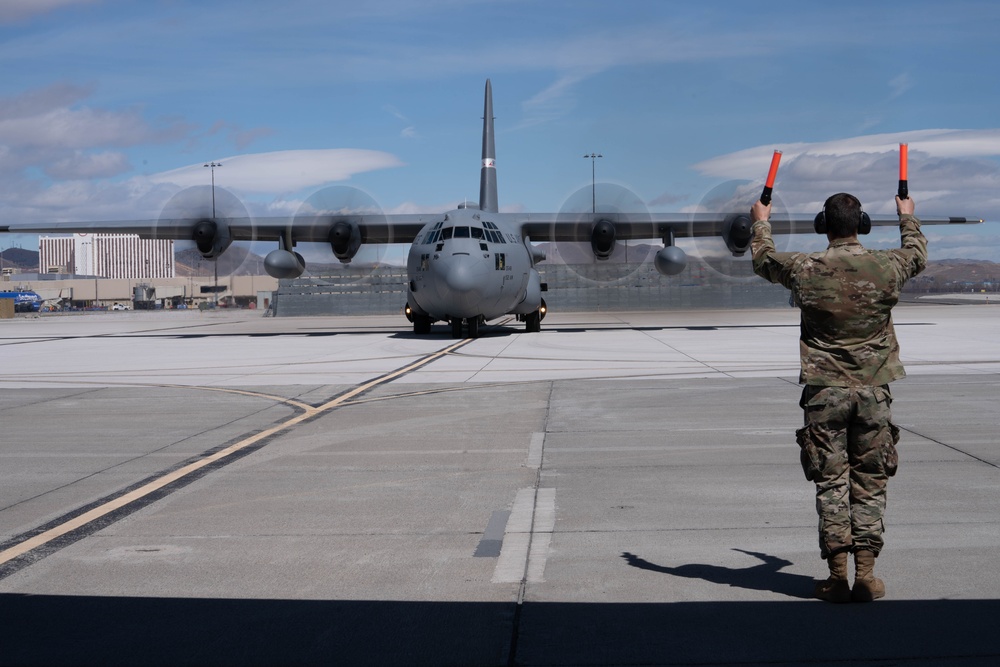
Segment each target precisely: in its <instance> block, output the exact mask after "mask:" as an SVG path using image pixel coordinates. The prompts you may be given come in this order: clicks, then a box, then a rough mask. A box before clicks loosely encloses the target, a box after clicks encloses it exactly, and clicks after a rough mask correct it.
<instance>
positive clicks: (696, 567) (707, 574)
mask: <svg viewBox="0 0 1000 667" xmlns="http://www.w3.org/2000/svg"><path fill="white" fill-rule="evenodd" d="M733 551H739V552H741V553H745V554H747V555H748V556H753V557H754V558H759V559H760V561H761V562H760V564H759V565H752V566H750V567H745V568H738V569H737V568H731V567H722V566H720V565H703V564H698V563H691V564H689V565H679V566H677V567H667V566H665V565H657V564H656V563H650V562H649V561H648V560H645V559H643V558H640V557H639V556H636V555H635V554H632V553H629V552H627V551H626V552H624V553H622V558H624V559H625V562H626V563H628V564H629V565H630V566H632V567H637V568H639V569H640V570H649V571H650V572H660V573H663V574H672V575H674V576H675V577H687V578H688V579H703V580H705V581H710V582H712V583H713V584H727V585H729V586H735V587H738V588H747V589H750V590H753V591H773V592H775V593H781V594H782V595H788V596H789V597H794V598H811V597H812V590H813V584H814V579H813V578H812V577H807V576H805V575H803V574H790V573H787V572H782V571H781V569H782V568H784V567H786V566H788V565H791V564H792V562H791V561H788V560H785V559H783V558H778V557H776V556H770V555H768V554H763V553H758V552H756V551H745V550H743V549H733Z"/></svg>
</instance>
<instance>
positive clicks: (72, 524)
mask: <svg viewBox="0 0 1000 667" xmlns="http://www.w3.org/2000/svg"><path fill="white" fill-rule="evenodd" d="M471 342H472V339H465V340H462V341H459V342H457V343H454V344H452V345H450V346H448V347H446V348H445V349H443V350H439V351H438V352H435V353H434V354H431V355H428V356H426V357H424V358H422V359H419V360H417V361H415V362H413V363H412V364H409V365H407V366H404V367H403V368H400V369H398V370H395V371H393V372H391V373H389V374H388V375H383V376H382V377H379V378H376V379H374V380H370V381H368V382H365V383H364V384H361V385H358V386H357V387H355V388H354V389H352V390H350V391H348V392H346V393H344V394H342V395H340V396H338V397H337V398H334V399H332V400H330V401H327V402H326V403H324V404H322V405H320V406H319V407H312V406H310V405H306V404H305V403H296V404H297V406H298V407H301V408H302V409H303V412H302V413H300V414H298V415H295V416H294V417H292V418H291V419H288V420H287V421H284V422H282V423H280V424H276V425H275V426H272V427H271V428H269V429H266V430H264V431H261V432H260V433H256V434H254V435H252V436H250V437H248V438H244V439H243V440H240V441H239V442H236V443H234V444H232V445H230V446H228V447H226V448H224V449H220V450H219V451H217V452H215V453H214V454H211V455H210V456H206V457H205V458H203V459H199V460H198V461H194V462H193V463H189V464H188V465H186V466H184V467H183V468H178V469H177V470H174V471H173V472H169V473H167V474H166V475H164V476H163V477H159V478H157V479H155V480H153V481H151V482H149V483H147V484H144V485H143V486H141V487H139V488H137V489H134V490H132V491H130V492H129V493H127V494H125V495H123V496H121V497H119V498H115V499H114V500H109V501H108V502H106V503H104V504H103V505H100V506H99V507H95V508H94V509H92V510H90V511H89V512H85V513H84V514H81V515H80V516H78V517H75V518H73V519H70V520H69V521H66V522H65V523H61V524H59V525H58V526H55V527H54V528H50V529H49V530H46V531H45V532H43V533H39V534H38V535H35V536H34V537H31V538H29V539H27V540H25V541H24V542H21V543H19V544H16V545H14V546H12V547H10V548H8V549H5V550H4V551H2V552H0V565H3V564H4V563H7V562H9V561H11V560H14V559H15V558H17V557H19V556H23V555H24V554H26V553H28V552H29V551H31V550H33V549H37V548H38V547H41V546H44V545H45V544H48V543H49V542H52V541H53V540H55V539H58V538H60V537H62V536H63V535H66V534H68V533H71V532H73V531H74V530H77V529H78V528H82V527H83V526H85V525H87V524H88V523H90V522H92V521H96V520H98V519H100V518H102V517H104V516H107V515H108V514H111V513H112V512H114V511H116V510H119V509H121V508H123V507H125V506H126V505H129V504H130V503H133V502H135V501H136V500H139V499H141V498H144V497H145V496H148V495H149V494H151V493H154V492H155V491H158V490H160V489H162V488H164V487H165V486H168V485H169V484H173V483H174V482H176V481H178V480H180V479H183V478H184V477H187V476H188V475H190V474H192V473H194V472H197V471H199V470H201V469H202V468H204V467H206V466H208V465H211V464H212V463H215V462H216V461H219V460H222V459H224V458H226V457H227V456H230V455H232V454H234V453H236V452H238V451H240V450H242V449H246V448H247V447H249V446H251V445H253V444H256V443H258V442H260V441H261V440H264V439H266V438H270V437H271V436H273V435H276V434H278V433H281V432H282V431H286V430H288V429H290V428H292V427H293V426H296V425H298V424H301V423H302V422H304V421H306V420H308V419H311V418H312V417H315V416H316V415H319V414H322V413H323V412H326V411H328V410H332V409H333V408H336V407H338V406H340V405H342V404H344V403H346V402H347V401H349V400H350V399H352V398H354V397H355V396H357V395H358V394H362V393H364V392H366V391H368V390H369V389H372V388H374V387H377V386H379V385H381V384H386V383H387V382H392V381H393V380H395V379H396V378H398V377H399V376H401V375H405V374H406V373H409V372H412V371H414V370H416V369H418V368H420V367H421V366H426V365H427V364H429V363H431V362H432V361H436V360H437V359H440V358H441V357H443V356H446V355H448V354H451V353H452V352H454V351H455V350H457V349H458V348H460V347H462V346H463V345H468V344H469V343H471ZM236 393H240V392H236ZM242 393H246V394H247V395H251V396H252V395H255V394H253V393H252V392H242ZM256 395H258V396H259V394H256Z"/></svg>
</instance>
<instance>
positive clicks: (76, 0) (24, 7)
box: [0, 0, 95, 23]
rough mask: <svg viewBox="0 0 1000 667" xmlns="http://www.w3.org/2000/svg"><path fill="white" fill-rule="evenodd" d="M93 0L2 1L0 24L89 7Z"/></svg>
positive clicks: (0, 5) (0, 3)
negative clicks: (75, 7) (84, 6)
mask: <svg viewBox="0 0 1000 667" xmlns="http://www.w3.org/2000/svg"><path fill="white" fill-rule="evenodd" d="M94 2H95V0H3V2H0V23H14V22H15V21H23V20H24V19H27V18H30V17H32V16H35V15H37V14H45V13H47V12H50V11H53V10H55V9H62V8H64V7H70V6H72V5H89V4H93V3H94Z"/></svg>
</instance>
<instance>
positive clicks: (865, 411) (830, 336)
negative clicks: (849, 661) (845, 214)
mask: <svg viewBox="0 0 1000 667" xmlns="http://www.w3.org/2000/svg"><path fill="white" fill-rule="evenodd" d="M899 229H900V237H901V247H900V248H897V249H892V250H866V249H865V248H864V247H862V245H861V244H860V243H858V241H857V239H856V238H851V239H834V240H833V241H831V242H830V245H829V247H828V248H827V249H826V250H825V251H823V252H817V253H811V254H806V253H800V252H775V248H774V241H773V239H772V238H771V225H770V223H769V222H768V221H766V220H761V221H757V222H755V223H754V225H753V241H752V244H751V248H752V251H753V268H754V272H755V273H757V275H759V276H761V277H763V278H766V279H767V280H769V281H770V282H772V283H780V284H782V285H784V286H785V287H787V288H788V289H790V290H791V291H792V295H793V298H794V300H795V303H796V304H797V305H798V306H799V308H800V310H801V324H800V331H801V335H800V339H799V351H800V356H801V364H802V366H801V373H800V375H799V382H800V383H803V384H804V385H805V387H804V388H803V391H802V399H801V401H800V405H801V406H802V408H803V410H804V412H805V426H804V427H803V428H801V429H799V430H798V432H797V433H796V436H797V440H798V443H799V445H800V447H801V460H802V467H803V471H804V472H805V474H806V478H807V479H809V480H810V481H813V482H815V483H816V510H817V512H818V513H819V541H820V551H821V554H822V556H823V558H828V557H829V556H831V555H833V554H836V553H840V552H844V551H851V550H859V549H867V550H869V551H872V552H874V553H875V554H878V552H879V551H880V550H881V548H882V544H883V541H882V531H883V524H882V515H883V513H884V511H885V498H886V483H887V481H888V478H889V477H891V476H892V475H893V474H895V472H896V465H897V456H896V448H895V444H896V442H897V441H898V438H899V429H897V428H896V427H895V425H893V424H892V422H891V421H890V418H891V413H890V404H891V403H892V396H891V394H890V393H889V386H888V384H889V383H890V382H892V381H893V380H898V379H899V378H901V377H904V376H905V374H906V373H905V371H904V370H903V365H902V363H900V361H899V344H898V343H897V341H896V333H895V330H894V328H893V325H892V315H891V311H892V307H893V306H894V305H896V302H897V301H898V299H899V292H900V290H901V289H902V287H903V283H905V282H906V280H907V279H909V278H911V277H913V276H915V275H917V274H918V273H920V272H921V271H922V270H923V269H924V266H925V265H926V263H927V239H926V238H925V237H924V235H923V234H922V233H921V232H920V221H919V220H918V219H917V218H915V217H914V216H912V215H903V216H900V221H899Z"/></svg>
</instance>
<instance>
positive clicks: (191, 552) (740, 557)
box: [0, 305, 1000, 665]
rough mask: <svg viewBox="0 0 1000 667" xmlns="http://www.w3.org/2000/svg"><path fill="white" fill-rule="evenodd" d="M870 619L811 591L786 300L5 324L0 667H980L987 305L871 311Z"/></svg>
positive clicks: (999, 330) (990, 493) (810, 529)
mask: <svg viewBox="0 0 1000 667" xmlns="http://www.w3.org/2000/svg"><path fill="white" fill-rule="evenodd" d="M895 320H896V325H897V332H898V335H899V338H900V343H901V346H902V357H903V361H904V363H905V365H906V367H907V371H908V373H909V377H907V378H906V379H904V380H901V381H899V382H896V383H894V384H893V386H892V389H893V394H894V397H895V404H894V406H893V410H894V417H895V421H896V422H897V423H898V424H899V426H900V427H901V428H902V429H903V437H902V441H901V444H900V470H899V473H898V475H897V476H896V477H895V478H893V479H892V480H891V482H890V486H889V507H888V512H887V516H886V524H887V526H886V527H887V531H886V547H885V550H884V551H883V554H882V556H881V557H880V558H879V561H878V565H877V572H878V574H879V575H880V576H881V577H882V578H884V579H885V581H886V586H887V590H888V592H887V597H886V598H885V599H883V600H879V601H877V602H875V603H872V604H867V605H863V604H847V605H830V604H827V603H824V602H820V601H818V600H813V599H810V595H811V592H812V587H813V583H814V581H815V579H817V578H824V577H825V575H826V572H825V563H824V562H823V561H822V560H821V559H820V558H819V550H818V544H817V536H816V521H817V520H816V514H815V507H814V499H813V487H812V484H811V483H809V482H807V481H806V480H805V478H804V476H803V474H802V471H801V469H800V467H799V463H798V448H797V446H796V444H795V441H794V431H795V429H796V428H797V427H798V426H799V425H800V424H801V419H802V417H801V411H800V409H799V408H798V406H797V401H798V396H799V392H800V387H799V386H798V384H797V374H798V347H797V344H798V317H797V311H794V310H792V309H787V310H786V309H777V310H736V311H683V312H660V313H583V314H572V313H570V314H565V313H558V312H554V313H550V314H549V316H548V317H547V318H546V319H545V321H544V322H543V323H542V332H541V333H539V334H523V333H522V330H523V325H520V324H516V323H514V322H509V323H500V324H495V325H494V326H490V327H487V328H485V330H484V332H483V335H482V337H481V338H479V339H477V340H469V341H455V340H452V339H451V338H450V336H449V331H448V328H447V327H445V326H443V325H436V326H435V330H434V331H435V333H434V335H432V336H431V337H426V338H417V337H415V336H413V335H412V334H411V333H410V329H409V327H408V326H407V324H406V322H405V320H403V319H402V318H401V317H400V318H395V317H368V318H294V319H271V318H262V317H260V316H259V315H258V314H256V313H253V312H247V311H244V312H235V313H227V312H211V313H199V312H196V311H189V312H183V311H179V312H153V313H141V312H125V313H98V314H88V315H79V316H59V317H41V318H18V319H15V320H7V321H0V665H29V664H37V665H56V664H64V665H78V664H102V665H126V664H127V665H133V664H144V665H202V664H205V665H208V664H212V665H217V664H234V665H235V664H240V665H246V664H260V665H291V664H350V665H356V664H370V665H385V664H407V665H409V664H414V665H447V664H452V665H605V664H617V665H660V664H662V665H693V664H698V665H706V664H708V665H724V664H740V665H753V664H807V665H833V664H842V663H843V662H851V663H852V664H871V665H885V664H907V665H938V664H940V665H945V664H947V665H956V664H958V665H993V664H996V663H997V661H998V660H1000V633H997V631H996V625H997V618H1000V574H998V569H997V565H998V559H997V554H998V553H1000V549H998V547H1000V493H998V489H1000V447H998V446H997V440H996V432H997V427H998V422H1000V419H998V417H997V405H998V404H1000V311H998V310H997V309H996V308H995V307H991V306H989V305H964V306H932V305H919V306H918V305H912V306H911V305H900V306H899V307H898V308H897V309H896V316H895Z"/></svg>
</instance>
